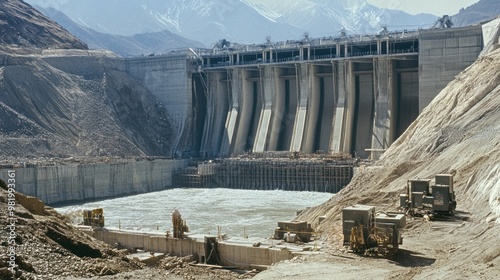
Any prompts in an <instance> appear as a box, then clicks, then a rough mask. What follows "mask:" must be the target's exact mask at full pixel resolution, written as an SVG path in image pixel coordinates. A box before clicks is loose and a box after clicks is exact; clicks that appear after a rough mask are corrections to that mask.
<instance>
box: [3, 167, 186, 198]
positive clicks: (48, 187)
mask: <svg viewBox="0 0 500 280" xmlns="http://www.w3.org/2000/svg"><path fill="white" fill-rule="evenodd" d="M185 166H187V161H185V160H169V159H164V160H154V161H147V160H144V161H134V162H122V163H90V164H68V165H55V166H34V167H30V168H16V169H15V170H16V189H17V191H18V192H21V193H24V194H26V195H31V196H35V197H38V198H39V199H40V200H42V201H43V202H44V203H46V204H53V203H61V202H70V201H78V200H90V199H98V198H106V197H114V196H121V195H129V194H134V193H144V192H150V191H158V190H162V189H165V188H166V187H168V186H171V185H172V173H173V172H175V171H176V170H177V169H178V168H181V167H185ZM0 174H6V171H5V172H4V170H0Z"/></svg>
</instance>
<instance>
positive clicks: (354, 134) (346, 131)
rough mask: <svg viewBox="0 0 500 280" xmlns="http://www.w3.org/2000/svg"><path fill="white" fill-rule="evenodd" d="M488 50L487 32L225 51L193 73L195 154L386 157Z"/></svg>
mask: <svg viewBox="0 0 500 280" xmlns="http://www.w3.org/2000/svg"><path fill="white" fill-rule="evenodd" d="M482 48H483V38H482V28H481V26H480V25H477V26H471V27H466V28H452V29H432V30H419V31H413V32H408V31H406V32H394V33H389V32H382V33H380V34H378V35H371V36H351V37H347V36H343V37H339V38H332V37H330V38H321V39H313V40H311V39H309V38H307V37H306V38H304V39H303V40H300V41H288V42H282V43H271V42H270V41H269V42H268V43H266V44H262V45H250V46H248V45H245V46H239V45H236V46H234V47H232V46H231V45H229V46H226V45H224V46H217V47H216V48H214V49H213V50H211V51H209V52H205V53H200V54H199V55H198V59H197V64H196V66H197V68H196V70H195V71H193V73H191V74H190V78H191V79H192V96H193V107H192V108H193V121H194V123H193V136H194V137H193V139H194V141H195V142H194V143H193V150H194V151H200V152H201V153H202V154H204V155H207V156H209V157H218V156H223V157H224V156H234V155H241V154H243V153H245V152H247V151H251V152H257V153H260V152H267V151H291V152H294V151H299V152H302V153H315V152H320V153H328V154H336V153H347V154H352V155H353V156H355V157H360V158H378V156H379V155H380V153H381V152H383V151H384V150H385V149H387V148H388V147H389V146H390V145H391V144H392V142H394V140H395V139H397V138H398V137H399V136H400V135H401V134H402V133H403V132H404V131H405V130H406V128H407V127H408V126H409V125H410V123H411V122H413V121H414V120H415V119H416V117H417V116H418V115H419V113H420V112H421V111H422V110H423V109H424V108H425V107H426V106H427V105H428V104H429V103H430V102H431V101H432V99H433V98H434V97H435V96H436V95H437V94H438V93H439V92H440V91H441V90H442V89H443V88H444V87H445V86H446V84H447V83H448V82H449V81H451V80H453V78H454V77H455V75H456V74H458V73H459V72H461V71H462V70H464V69H465V68H466V67H468V66H469V65H470V64H472V63H473V62H474V61H475V60H476V58H477V57H478V55H479V53H480V52H481V50H482Z"/></svg>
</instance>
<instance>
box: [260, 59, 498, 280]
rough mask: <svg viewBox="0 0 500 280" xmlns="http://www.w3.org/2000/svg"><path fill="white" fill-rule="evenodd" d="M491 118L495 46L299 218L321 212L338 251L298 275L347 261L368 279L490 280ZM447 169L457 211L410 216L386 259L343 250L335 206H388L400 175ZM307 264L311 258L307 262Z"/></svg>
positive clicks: (494, 234) (494, 141) (494, 200)
mask: <svg viewBox="0 0 500 280" xmlns="http://www.w3.org/2000/svg"><path fill="white" fill-rule="evenodd" d="M499 120H500V50H496V51H494V52H492V53H490V54H488V55H485V56H483V57H481V58H479V59H478V61H477V62H476V63H474V64H473V65H472V66H470V67H469V68H468V69H466V70H465V71H463V72H462V73H461V74H459V75H458V76H457V77H456V79H455V80H454V81H452V82H451V83H449V85H448V86H447V87H446V88H445V89H444V90H443V91H442V92H441V93H440V94H439V95H438V96H437V97H436V98H435V99H434V101H433V102H432V103H431V104H430V105H429V106H428V107H427V108H426V109H425V110H424V111H423V112H422V114H421V115H420V116H419V117H418V119H417V120H416V121H415V122H414V123H413V124H412V125H411V126H410V127H409V128H408V129H407V131H406V132H405V133H404V134H403V135H402V136H401V137H400V138H399V139H398V140H397V141H396V142H395V143H394V144H393V145H392V146H391V147H390V149H388V150H387V151H386V152H385V154H384V155H383V157H382V158H381V159H380V160H379V161H378V162H375V163H374V165H370V166H362V167H361V168H360V169H359V171H358V173H357V174H356V175H355V177H354V178H353V180H352V182H351V183H350V184H349V186H348V187H346V188H345V189H344V190H342V191H341V192H340V193H338V194H337V195H336V196H335V197H333V198H332V199H331V200H330V201H328V202H327V203H325V204H323V205H320V206H318V207H316V208H313V209H310V210H309V211H306V212H305V213H304V214H303V215H302V216H301V217H299V218H301V219H307V220H309V221H312V222H313V223H314V224H315V225H317V221H318V217H319V216H321V215H326V216H327V219H326V220H325V221H324V222H322V223H321V225H319V226H318V228H317V229H319V231H320V232H322V233H323V235H324V236H325V237H327V238H328V243H330V244H332V245H333V246H334V248H336V249H334V250H333V251H332V255H333V256H337V255H341V256H344V257H343V258H338V257H337V258H335V257H333V258H332V259H328V258H327V259H319V260H318V259H316V260H314V261H311V260H309V261H304V262H306V263H307V265H303V266H297V267H302V268H303V272H301V274H300V277H308V279H321V271H322V269H323V272H324V270H325V269H326V270H335V271H336V272H335V273H336V275H338V276H339V277H342V276H345V277H347V278H349V275H351V276H352V274H350V273H352V269H353V266H354V267H357V268H358V269H363V270H364V272H365V273H369V274H370V277H371V278H372V279H438V278H439V279H443V278H448V279H450V278H454V279H465V278H473V279H495V278H496V279H498V276H500V239H499V238H498V236H500V235H499V234H500V122H499ZM448 172H452V173H455V177H454V184H455V193H456V195H457V203H458V205H457V210H458V211H457V214H456V217H455V218H454V219H453V220H451V221H431V222H425V221H423V220H421V219H418V218H416V219H410V220H409V223H408V226H407V229H406V231H405V233H404V235H405V240H404V244H403V247H402V248H403V250H400V253H399V254H398V255H396V256H395V257H394V258H393V259H392V260H389V261H388V260H385V259H370V258H363V257H361V258H359V257H355V255H353V254H345V253H344V252H343V250H342V249H341V234H342V233H341V222H340V221H341V210H342V208H344V207H345V206H348V205H352V204H356V203H359V204H368V205H373V206H376V207H377V210H392V211H394V210H396V208H397V206H398V204H399V193H402V192H403V189H404V186H405V185H406V181H407V180H408V179H413V178H429V179H432V178H433V177H434V174H437V173H448ZM349 258H352V260H350V259H349ZM298 262H299V263H301V261H298ZM311 262H315V264H314V265H312V266H310V264H311ZM294 267H295V264H281V265H278V266H277V267H276V268H275V269H271V270H270V271H266V272H264V273H262V274H260V275H259V276H258V278H259V279H280V278H279V277H281V276H284V275H288V276H290V275H291V276H293V275H294V274H293V269H294ZM308 267H314V271H313V270H309V269H308ZM285 271H287V272H285ZM372 276H373V277H372ZM288 278H289V279H303V278H294V277H288Z"/></svg>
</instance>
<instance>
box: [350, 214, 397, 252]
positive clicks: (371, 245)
mask: <svg viewBox="0 0 500 280" xmlns="http://www.w3.org/2000/svg"><path fill="white" fill-rule="evenodd" d="M405 226H406V216H405V214H404V213H399V212H387V213H385V212H380V213H375V207H374V206H367V205H353V206H349V207H346V208H344V209H343V210H342V231H343V235H344V246H348V247H349V250H351V251H352V252H354V253H364V254H366V255H378V254H381V255H384V256H390V255H393V254H395V253H396V252H397V251H398V249H399V245H401V244H403V237H402V236H401V235H402V229H403V228H404V227H405Z"/></svg>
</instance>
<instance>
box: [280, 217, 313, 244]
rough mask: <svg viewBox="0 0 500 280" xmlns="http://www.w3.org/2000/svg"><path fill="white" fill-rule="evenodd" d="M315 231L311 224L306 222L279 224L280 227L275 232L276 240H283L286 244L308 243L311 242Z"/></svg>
mask: <svg viewBox="0 0 500 280" xmlns="http://www.w3.org/2000/svg"><path fill="white" fill-rule="evenodd" d="M313 233H314V231H313V229H312V228H311V224H309V223H308V222H304V221H291V222H278V227H277V228H276V229H275V230H274V238H275V239H282V240H285V241H286V242H290V243H294V242H296V241H300V242H304V243H307V242H309V241H311V236H312V235H313Z"/></svg>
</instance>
